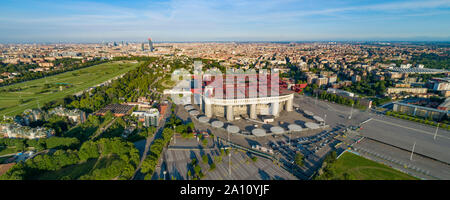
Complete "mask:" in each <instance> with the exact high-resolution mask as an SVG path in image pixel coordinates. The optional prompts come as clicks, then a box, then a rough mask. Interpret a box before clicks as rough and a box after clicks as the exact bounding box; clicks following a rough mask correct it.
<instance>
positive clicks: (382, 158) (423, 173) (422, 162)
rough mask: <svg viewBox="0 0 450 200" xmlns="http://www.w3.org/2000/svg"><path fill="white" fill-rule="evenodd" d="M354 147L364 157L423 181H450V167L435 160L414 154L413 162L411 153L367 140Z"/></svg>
mask: <svg viewBox="0 0 450 200" xmlns="http://www.w3.org/2000/svg"><path fill="white" fill-rule="evenodd" d="M353 147H354V148H353V149H354V150H355V151H356V152H358V153H360V154H361V155H362V156H364V157H367V158H370V159H371V160H375V161H378V162H381V163H384V164H386V165H388V166H391V167H393V168H396V169H398V170H401V171H403V172H405V173H409V174H411V175H413V176H416V177H419V178H422V179H426V180H436V179H444V180H448V179H450V165H448V164H445V163H443V162H439V161H437V160H434V159H430V158H427V157H424V156H421V155H418V154H413V157H412V160H410V158H411V152H409V151H405V150H402V149H399V148H396V147H393V146H391V145H387V144H383V143H380V142H377V141H374V140H371V139H367V138H365V139H363V140H362V141H361V142H359V143H357V144H355V145H354V146H353Z"/></svg>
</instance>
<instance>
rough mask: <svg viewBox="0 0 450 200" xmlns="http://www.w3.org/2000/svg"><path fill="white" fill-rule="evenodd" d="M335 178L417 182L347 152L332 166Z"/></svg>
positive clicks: (394, 170)
mask: <svg viewBox="0 0 450 200" xmlns="http://www.w3.org/2000/svg"><path fill="white" fill-rule="evenodd" d="M331 170H332V171H333V178H331V179H338V180H343V179H345V178H344V176H347V179H352V180H417V178H415V177H412V176H410V175H408V174H405V173H403V172H401V171H398V170H396V169H393V168H390V167H388V166H386V165H383V164H380V163H377V162H374V161H371V160H368V159H366V158H363V157H361V156H358V155H355V154H353V153H348V152H345V153H344V154H343V155H341V157H339V159H337V161H336V162H335V163H333V164H332V166H331Z"/></svg>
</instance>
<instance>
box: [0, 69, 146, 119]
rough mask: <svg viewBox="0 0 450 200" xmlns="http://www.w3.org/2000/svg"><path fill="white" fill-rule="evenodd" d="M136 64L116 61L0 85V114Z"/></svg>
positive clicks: (62, 94)
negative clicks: (3, 85)
mask: <svg viewBox="0 0 450 200" xmlns="http://www.w3.org/2000/svg"><path fill="white" fill-rule="evenodd" d="M138 65H139V63H132V62H130V61H116V62H109V63H103V64H100V65H95V66H92V67H88V68H84V69H79V70H75V71H70V72H65V73H62V74H58V75H54V76H49V77H46V78H41V79H36V80H32V81H27V82H23V83H18V84H14V85H9V86H5V87H0V115H1V116H3V115H6V116H14V115H16V114H19V113H21V112H23V111H24V110H26V109H29V108H36V107H38V105H40V106H42V105H44V103H47V102H50V101H53V100H57V99H61V98H64V97H65V96H67V95H70V94H75V93H78V92H80V91H83V90H86V89H88V88H89V87H92V86H95V85H97V84H100V83H103V82H105V81H107V80H110V79H112V78H114V77H117V76H119V75H121V74H124V73H126V72H128V71H130V70H132V69H134V68H136V67H137V66H138Z"/></svg>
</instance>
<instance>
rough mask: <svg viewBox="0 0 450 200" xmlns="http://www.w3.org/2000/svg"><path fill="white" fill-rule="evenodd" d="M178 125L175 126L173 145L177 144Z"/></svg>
mask: <svg viewBox="0 0 450 200" xmlns="http://www.w3.org/2000/svg"><path fill="white" fill-rule="evenodd" d="M176 127H177V125H173V144H176V143H177V135H176V134H177V132H175V129H176Z"/></svg>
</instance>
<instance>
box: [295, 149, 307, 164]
mask: <svg viewBox="0 0 450 200" xmlns="http://www.w3.org/2000/svg"><path fill="white" fill-rule="evenodd" d="M294 162H295V164H296V165H298V166H300V167H302V166H304V165H305V163H304V156H303V154H302V153H300V152H298V153H297V154H296V155H295V161H294Z"/></svg>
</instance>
